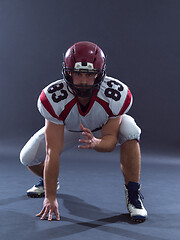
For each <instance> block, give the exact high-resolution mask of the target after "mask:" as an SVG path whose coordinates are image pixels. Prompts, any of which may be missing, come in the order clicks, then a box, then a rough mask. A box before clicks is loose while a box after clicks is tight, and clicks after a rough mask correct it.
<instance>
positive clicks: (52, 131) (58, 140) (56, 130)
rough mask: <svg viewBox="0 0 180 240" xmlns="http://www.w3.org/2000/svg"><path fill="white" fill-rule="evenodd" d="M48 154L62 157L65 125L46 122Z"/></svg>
mask: <svg viewBox="0 0 180 240" xmlns="http://www.w3.org/2000/svg"><path fill="white" fill-rule="evenodd" d="M45 139H46V152H47V153H50V152H52V151H53V153H55V154H58V155H60V154H61V152H62V149H63V144H64V125H57V124H55V123H52V122H50V121H48V120H46V121H45Z"/></svg>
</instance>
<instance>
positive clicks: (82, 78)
mask: <svg viewBox="0 0 180 240" xmlns="http://www.w3.org/2000/svg"><path fill="white" fill-rule="evenodd" d="M96 76H97V74H96V73H82V72H73V73H72V79H73V83H74V84H75V85H84V86H92V85H93V84H94V81H95V78H96Z"/></svg>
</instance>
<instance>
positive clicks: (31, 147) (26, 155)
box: [20, 128, 46, 166]
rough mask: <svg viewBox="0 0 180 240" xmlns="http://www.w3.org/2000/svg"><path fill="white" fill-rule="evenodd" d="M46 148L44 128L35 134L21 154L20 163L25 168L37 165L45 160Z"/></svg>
mask: <svg viewBox="0 0 180 240" xmlns="http://www.w3.org/2000/svg"><path fill="white" fill-rule="evenodd" d="M45 155H46V147H45V137H44V128H42V129H40V130H39V131H38V132H37V133H35V134H34V135H33V136H32V137H31V138H30V139H29V141H28V142H27V143H26V145H25V146H24V147H23V149H22V150H21V152H20V161H21V163H22V164H23V165H25V166H33V165H37V164H39V163H41V162H43V161H44V160H45Z"/></svg>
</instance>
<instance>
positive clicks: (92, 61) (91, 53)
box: [63, 41, 105, 97]
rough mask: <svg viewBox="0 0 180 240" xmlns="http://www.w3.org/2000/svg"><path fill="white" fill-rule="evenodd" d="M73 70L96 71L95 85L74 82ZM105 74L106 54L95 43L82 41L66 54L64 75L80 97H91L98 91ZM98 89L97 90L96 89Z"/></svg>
mask: <svg viewBox="0 0 180 240" xmlns="http://www.w3.org/2000/svg"><path fill="white" fill-rule="evenodd" d="M72 72H81V73H96V74H97V77H96V78H95V82H94V85H93V86H82V85H81V86H80V85H75V84H73V79H72V77H71V73H72ZM104 76H105V56H104V53H103V51H102V50H101V49H100V48H99V47H98V46H97V45H96V44H94V43H92V42H87V41H82V42H77V43H75V44H74V45H72V46H71V47H70V48H69V49H68V50H67V52H66V53H65V56H64V63H63V77H64V79H65V81H66V83H67V84H68V86H69V87H70V89H71V90H72V92H73V94H75V95H76V96H79V97H90V96H92V95H93V94H94V92H97V90H98V89H99V87H100V84H101V82H102V81H103V79H104ZM95 90H96V91H95Z"/></svg>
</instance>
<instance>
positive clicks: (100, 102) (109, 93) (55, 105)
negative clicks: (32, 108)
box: [38, 76, 132, 132]
mask: <svg viewBox="0 0 180 240" xmlns="http://www.w3.org/2000/svg"><path fill="white" fill-rule="evenodd" d="M131 105H132V95H131V92H130V90H129V88H128V87H127V86H126V85H125V84H124V83H122V82H121V81H119V80H117V79H115V78H112V77H108V76H106V77H105V78H104V81H103V82H102V84H101V85H100V89H99V91H98V93H97V94H96V95H93V96H92V98H91V101H90V104H89V107H88V108H87V110H86V112H82V110H81V108H80V105H79V101H78V98H77V97H76V96H74V95H73V94H72V93H71V92H70V91H69V89H68V87H67V84H66V82H65V81H64V80H63V79H61V80H57V81H55V82H53V83H51V84H50V85H48V86H47V87H45V88H44V89H43V90H42V92H41V94H40V96H39V99H38V109H39V111H40V113H41V114H42V116H43V117H44V118H45V119H47V120H49V121H50V122H53V123H55V124H60V125H65V126H66V129H67V130H69V131H73V132H78V131H81V130H80V123H82V124H83V126H84V127H86V128H89V129H90V130H91V131H95V130H97V129H100V128H102V126H103V125H105V124H106V122H107V121H108V119H110V118H115V117H118V116H120V115H122V114H124V113H126V112H127V111H128V110H129V109H130V107H131Z"/></svg>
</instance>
